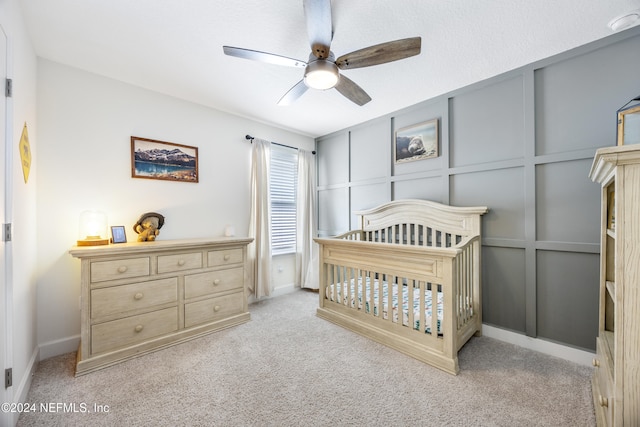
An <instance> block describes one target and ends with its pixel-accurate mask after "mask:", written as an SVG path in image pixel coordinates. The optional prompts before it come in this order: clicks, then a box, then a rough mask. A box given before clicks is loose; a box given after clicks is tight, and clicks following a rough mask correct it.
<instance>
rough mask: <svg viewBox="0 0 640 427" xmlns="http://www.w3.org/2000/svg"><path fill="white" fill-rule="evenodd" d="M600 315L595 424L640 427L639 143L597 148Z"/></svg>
mask: <svg viewBox="0 0 640 427" xmlns="http://www.w3.org/2000/svg"><path fill="white" fill-rule="evenodd" d="M590 177H591V179H592V180H593V181H594V182H597V183H599V184H600V185H601V188H602V196H601V198H602V203H601V218H602V219H601V233H600V245H601V248H600V317H599V333H598V338H597V340H596V356H595V358H594V359H593V365H594V366H595V371H594V374H593V379H592V389H593V400H594V405H595V411H596V419H597V422H598V425H600V426H640V144H636V145H627V146H618V147H609V148H602V149H599V150H598V151H597V153H596V156H595V158H594V160H593V165H592V167H591V173H590Z"/></svg>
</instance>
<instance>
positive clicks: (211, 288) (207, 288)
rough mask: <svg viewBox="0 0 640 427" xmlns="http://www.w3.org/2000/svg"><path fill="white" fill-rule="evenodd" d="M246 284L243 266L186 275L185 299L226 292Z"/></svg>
mask: <svg viewBox="0 0 640 427" xmlns="http://www.w3.org/2000/svg"><path fill="white" fill-rule="evenodd" d="M243 285H244V269H243V268H242V267H238V268H230V269H227V270H218V271H210V272H208V273H200V274H192V275H189V276H185V277H184V297H185V299H189V298H196V297H200V296H203V295H209V294H212V293H216V292H224V291H228V290H231V289H235V288H242V286H243Z"/></svg>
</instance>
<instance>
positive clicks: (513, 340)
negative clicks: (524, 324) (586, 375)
mask: <svg viewBox="0 0 640 427" xmlns="http://www.w3.org/2000/svg"><path fill="white" fill-rule="evenodd" d="M482 335H484V336H485V337H489V338H495V339H497V340H500V341H504V342H508V343H510V344H515V345H517V346H520V347H524V348H527V349H529V350H533V351H537V352H540V353H544V354H548V355H550V356H554V357H558V358H560V359H564V360H568V361H570V362H574V363H577V364H579V365H586V366H591V362H592V360H593V356H594V354H595V353H591V352H588V351H585V350H579V349H577V348H573V347H568V346H566V345H562V344H557V343H553V342H550V341H545V340H542V339H539V338H531V337H528V336H526V335H522V334H518V333H516V332H511V331H507V330H505V329H500V328H496V327H495V326H489V325H485V324H483V325H482Z"/></svg>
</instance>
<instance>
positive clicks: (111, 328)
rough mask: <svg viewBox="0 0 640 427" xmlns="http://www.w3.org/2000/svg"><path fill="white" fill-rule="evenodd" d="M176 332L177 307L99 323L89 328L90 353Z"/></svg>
mask: <svg viewBox="0 0 640 427" xmlns="http://www.w3.org/2000/svg"><path fill="white" fill-rule="evenodd" d="M177 330H178V308H177V307H171V308H165V309H164V310H158V311H153V312H151V313H146V314H140V315H137V316H131V317H125V318H124V319H118V320H113V321H111V322H105V323H99V324H97V325H93V326H92V327H91V335H92V336H91V353H92V354H96V353H101V352H104V351H109V350H113V349H116V348H120V347H125V346H128V345H131V344H136V343H139V342H142V341H144V340H147V339H150V338H154V337H157V336H161V335H164V334H168V333H171V332H174V331H177Z"/></svg>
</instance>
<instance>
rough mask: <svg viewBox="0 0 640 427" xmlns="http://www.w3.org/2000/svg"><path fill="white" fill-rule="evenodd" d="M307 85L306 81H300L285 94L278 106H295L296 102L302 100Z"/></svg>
mask: <svg viewBox="0 0 640 427" xmlns="http://www.w3.org/2000/svg"><path fill="white" fill-rule="evenodd" d="M307 89H308V88H307V85H306V84H304V80H300V81H299V82H298V83H296V85H295V86H294V87H292V88H291V89H289V91H288V92H287V93H285V94H284V96H283V97H282V98H280V101H278V105H280V106H287V105H291V104H293V102H294V101H295V100H297V99H298V98H300V97H301V96H302V95H303V94H304V93H305V92H306V91H307Z"/></svg>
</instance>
